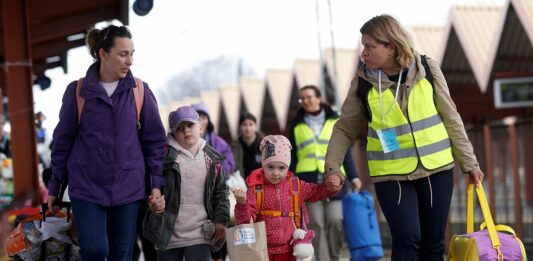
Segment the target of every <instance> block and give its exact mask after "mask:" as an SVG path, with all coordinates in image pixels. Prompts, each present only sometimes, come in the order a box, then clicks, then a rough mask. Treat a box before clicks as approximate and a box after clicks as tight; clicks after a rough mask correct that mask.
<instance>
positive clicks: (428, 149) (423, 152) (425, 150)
mask: <svg viewBox="0 0 533 261" xmlns="http://www.w3.org/2000/svg"><path fill="white" fill-rule="evenodd" d="M450 147H451V143H450V139H449V138H446V139H443V140H441V141H437V142H435V143H432V144H429V145H426V146H422V147H420V148H418V154H419V155H420V157H423V156H427V155H429V154H433V153H437V152H439V151H441V150H445V149H447V148H450Z"/></svg>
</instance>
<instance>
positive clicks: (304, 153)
mask: <svg viewBox="0 0 533 261" xmlns="http://www.w3.org/2000/svg"><path fill="white" fill-rule="evenodd" d="M298 95H299V102H300V105H301V108H300V109H299V110H298V112H297V114H296V117H295V119H294V121H293V124H294V125H293V127H292V130H291V133H290V140H291V145H292V147H293V150H292V161H291V166H290V170H291V171H292V172H293V173H295V174H296V175H297V176H298V178H299V179H301V180H304V181H305V182H309V183H315V184H320V183H322V182H323V181H324V164H325V158H326V151H327V146H328V142H329V140H330V138H331V133H332V132H333V125H335V123H336V122H337V119H338V115H337V113H336V112H335V111H333V110H332V109H331V107H330V106H328V105H327V104H324V103H322V101H321V97H322V95H321V93H320V89H318V87H317V86H314V85H307V86H304V87H302V88H301V89H300V90H299V92H298ZM342 172H343V174H344V175H346V176H347V178H348V180H349V181H350V182H349V183H351V185H352V187H353V188H354V189H357V190H359V189H360V188H361V180H360V179H359V178H357V174H356V171H355V164H354V161H353V158H352V155H351V149H348V150H347V151H346V155H345V157H344V163H343V168H342ZM347 183H348V182H347ZM347 190H348V188H347V187H346V186H345V187H344V189H343V190H342V192H341V193H340V194H339V195H337V196H335V197H332V198H330V199H328V200H324V201H319V202H316V203H308V204H307V208H308V210H309V219H310V220H309V228H310V229H313V230H314V231H315V232H316V236H315V238H314V239H313V247H314V249H315V257H317V260H319V261H329V260H339V257H340V251H341V248H342V246H343V242H344V234H343V227H342V202H341V199H342V197H343V195H344V194H345V193H346V192H347Z"/></svg>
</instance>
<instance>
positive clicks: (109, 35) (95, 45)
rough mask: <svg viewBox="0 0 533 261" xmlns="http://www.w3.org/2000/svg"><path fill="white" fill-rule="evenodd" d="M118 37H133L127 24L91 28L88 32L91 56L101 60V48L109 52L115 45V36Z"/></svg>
mask: <svg viewBox="0 0 533 261" xmlns="http://www.w3.org/2000/svg"><path fill="white" fill-rule="evenodd" d="M117 37H127V38H130V39H131V33H130V30H128V28H127V27H125V26H120V27H119V26H115V25H110V26H108V27H106V28H104V29H102V30H100V29H93V30H91V31H90V32H89V33H88V34H87V45H88V46H89V52H90V53H91V56H92V57H93V58H94V59H96V60H97V61H100V55H98V51H99V50H100V48H102V49H104V51H105V52H106V53H108V52H109V51H110V50H111V48H112V47H113V45H115V38H117Z"/></svg>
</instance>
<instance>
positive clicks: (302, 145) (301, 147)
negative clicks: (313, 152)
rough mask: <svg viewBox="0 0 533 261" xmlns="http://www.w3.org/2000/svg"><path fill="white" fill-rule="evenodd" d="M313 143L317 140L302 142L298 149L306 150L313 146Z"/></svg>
mask: <svg viewBox="0 0 533 261" xmlns="http://www.w3.org/2000/svg"><path fill="white" fill-rule="evenodd" d="M313 142H315V139H308V140H306V141H304V142H302V143H301V144H299V145H298V149H299V150H301V149H303V148H305V147H306V146H309V145H311V144H313Z"/></svg>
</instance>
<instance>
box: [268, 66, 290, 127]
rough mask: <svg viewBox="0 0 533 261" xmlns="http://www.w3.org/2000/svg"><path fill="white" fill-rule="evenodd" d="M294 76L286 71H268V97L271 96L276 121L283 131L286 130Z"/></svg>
mask: <svg viewBox="0 0 533 261" xmlns="http://www.w3.org/2000/svg"><path fill="white" fill-rule="evenodd" d="M292 77H293V74H292V72H291V71H290V70H285V69H268V70H267V71H266V82H267V89H268V95H270V97H271V100H272V104H273V106H274V111H275V113H276V119H277V121H278V125H279V127H280V129H281V130H285V127H286V126H285V124H286V122H287V115H288V110H289V101H290V96H291V90H292V79H293V78H292Z"/></svg>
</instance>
